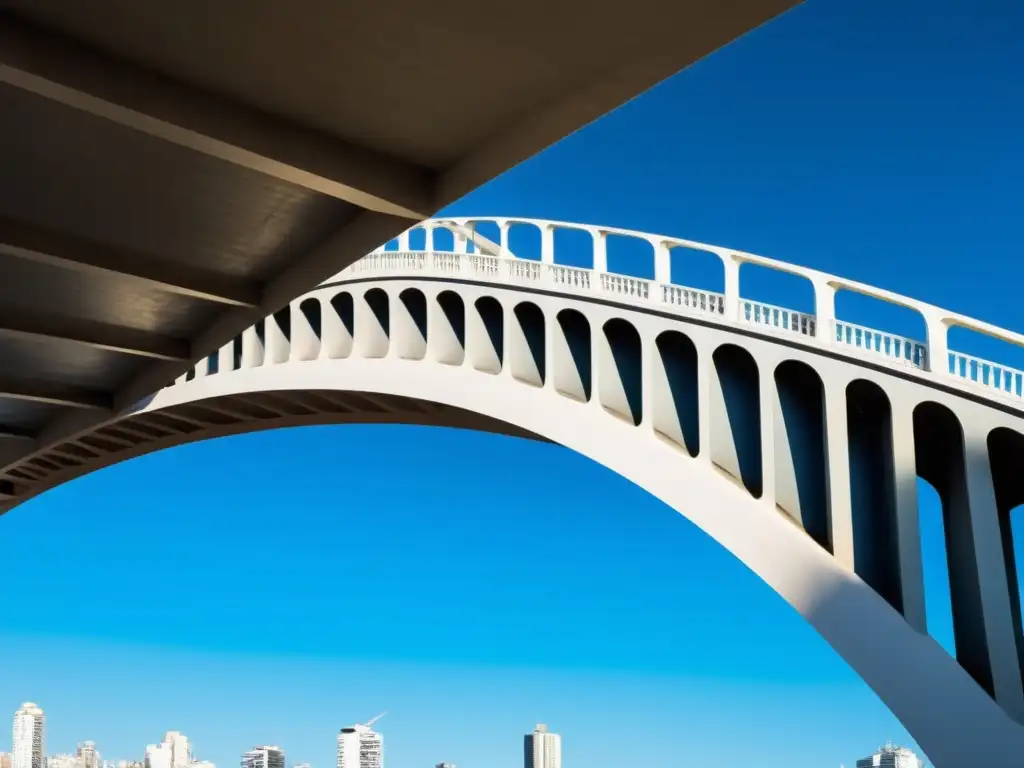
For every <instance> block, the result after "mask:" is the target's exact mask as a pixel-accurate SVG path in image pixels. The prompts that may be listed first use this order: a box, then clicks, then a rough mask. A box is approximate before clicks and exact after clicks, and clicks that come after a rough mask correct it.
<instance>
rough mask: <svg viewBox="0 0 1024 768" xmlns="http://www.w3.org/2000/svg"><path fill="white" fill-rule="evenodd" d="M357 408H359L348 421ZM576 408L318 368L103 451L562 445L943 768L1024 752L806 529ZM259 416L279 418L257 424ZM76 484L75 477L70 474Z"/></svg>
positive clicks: (405, 368) (489, 388) (143, 421)
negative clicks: (629, 494) (820, 643)
mask: <svg viewBox="0 0 1024 768" xmlns="http://www.w3.org/2000/svg"><path fill="white" fill-rule="evenodd" d="M720 349H721V348H720ZM720 349H719V350H716V351H720ZM726 354H734V353H729V352H727V353H726ZM264 398H265V399H264ZM336 398H340V399H336ZM332 402H333V403H334V404H335V406H336V407H335V408H334V409H333V410H331V409H330V406H329V405H328V406H326V409H327V410H328V411H329V412H327V413H325V412H321V413H317V412H316V408H317V406H318V404H329V403H332ZM356 403H359V404H360V406H358V407H357V409H356V410H353V404H356ZM578 407H586V406H585V405H583V404H575V403H573V402H572V400H570V399H568V398H565V397H564V396H562V395H561V394H559V393H557V392H554V391H553V388H548V387H544V386H535V385H534V386H531V385H530V383H529V382H520V381H516V380H515V379H514V378H513V377H512V376H511V375H508V376H487V375H481V373H480V372H478V371H476V370H474V369H473V368H472V367H471V366H468V365H466V366H451V365H443V364H431V363H429V362H426V361H413V360H404V359H401V358H399V357H397V356H393V357H388V358H385V359H379V358H359V357H352V358H350V359H347V360H345V361H344V362H339V361H335V360H331V359H329V358H320V359H318V360H313V361H304V362H300V363H288V364H284V365H265V366H262V367H259V368H245V369H241V370H238V371H235V372H232V373H231V374H229V375H220V376H208V377H205V378H198V379H195V380H193V381H189V382H187V384H185V385H179V386H176V387H172V388H169V389H166V390H163V391H161V392H160V393H158V394H157V395H156V396H155V397H154V399H153V400H152V401H151V402H150V403H148V404H147V405H146V406H145V408H144V409H142V410H140V411H139V412H138V413H136V414H134V415H132V416H128V417H126V418H124V419H122V420H121V421H118V422H114V423H112V424H111V425H110V427H109V428H108V429H109V430H110V433H109V434H108V435H106V436H104V437H100V438H98V439H127V436H129V435H131V434H132V433H133V432H134V433H135V434H138V432H139V430H140V429H146V428H149V427H151V426H152V425H153V424H159V423H161V422H160V421H159V420H156V421H154V419H157V417H159V416H160V415H161V414H165V415H166V417H167V418H168V419H171V420H174V419H182V420H185V421H186V422H187V421H188V420H196V418H197V416H196V414H197V413H199V412H200V411H202V410H203V409H209V410H208V413H211V414H217V413H221V414H232V413H233V414H235V415H236V416H237V415H239V414H243V415H246V418H242V419H241V420H238V421H235V422H234V423H231V422H229V421H225V422H224V423H222V424H220V425H214V426H209V427H207V428H206V429H198V428H197V429H194V430H193V431H192V432H190V433H187V434H179V435H177V436H176V437H171V438H164V439H163V440H155V441H152V442H150V443H148V444H146V445H144V446H140V448H139V449H138V450H128V451H124V452H122V453H121V454H119V456H118V458H116V459H114V461H117V460H120V459H124V458H129V457H130V456H134V455H139V454H141V453H145V452H149V451H150V450H158V449H160V448H163V447H167V446H169V445H173V444H180V443H185V442H191V441H194V440H199V439H205V438H208V437H212V436H217V435H222V434H236V433H239V432H247V431H255V430H258V429H265V428H273V427H280V426H294V425H300V424H306V423H309V424H312V423H330V422H334V423H351V422H378V423H394V422H401V423H419V424H432V425H444V426H456V427H464V428H471V429H481V430H485V431H492V432H499V433H504V434H515V435H519V436H526V437H533V438H536V439H542V440H547V441H551V442H555V443H559V444H561V445H564V446H566V447H567V448H569V449H571V450H574V451H576V452H578V453H580V454H582V455H584V456H587V457H588V458H590V459H592V460H594V461H596V462H598V463H599V464H602V465H603V466H605V467H608V468H609V469H612V470H613V471H615V472H617V473H619V474H620V475H622V476H624V477H626V478H627V479H629V480H631V481H632V482H634V483H636V484H637V485H640V486H641V487H643V488H644V489H646V490H647V491H648V492H650V493H651V494H652V495H653V496H655V497H656V498H658V499H659V500H661V501H663V502H664V503H666V504H668V505H669V506H671V507H673V508H674V509H676V510H677V511H678V512H680V513H681V514H683V515H684V516H685V517H687V518H688V519H689V520H691V521H692V522H693V523H695V524H696V525H697V526H698V527H700V528H701V529H702V530H704V531H705V532H706V533H707V534H709V535H710V536H711V537H712V538H714V539H715V540H716V541H718V542H719V543H720V544H721V545H722V546H724V547H726V549H728V550H729V551H730V552H731V553H732V554H734V555H735V556H736V557H737V558H738V559H739V560H740V561H741V562H743V563H744V564H745V565H746V566H747V567H749V568H750V569H751V570H753V571H754V572H755V573H756V574H758V576H760V577H761V578H762V579H763V580H764V581H765V582H766V583H767V584H768V585H769V586H770V587H772V588H773V589H774V590H775V591H776V592H778V593H779V594H780V595H781V596H782V597H783V598H784V599H785V600H786V601H787V602H788V603H789V604H790V605H791V606H793V608H794V609H796V610H797V611H798V612H799V613H800V614H801V615H802V616H803V617H804V618H805V619H806V620H807V621H808V622H809V623H810V624H811V625H812V626H814V627H815V629H816V630H817V631H818V632H819V633H820V634H821V635H822V636H823V637H824V638H825V639H826V640H827V641H828V642H829V643H830V644H831V645H832V646H833V647H834V648H835V649H836V650H837V652H838V653H839V654H840V655H841V656H842V657H843V658H844V659H845V660H846V661H847V662H848V663H849V664H850V665H851V666H852V667H853V668H854V669H855V670H856V671H857V672H858V673H859V674H860V675H861V676H862V677H863V678H864V679H865V681H866V682H867V683H868V684H869V685H870V686H871V687H872V688H873V689H874V690H875V691H876V692H877V693H878V695H879V696H880V697H881V699H882V700H883V701H884V702H885V703H886V704H887V705H888V706H889V707H890V708H891V709H892V710H893V712H894V713H895V714H896V715H897V717H899V718H900V719H901V720H902V721H903V722H904V724H905V725H906V726H907V728H908V730H910V732H911V733H912V734H914V735H915V738H916V739H917V740H918V742H919V743H920V744H921V745H922V747H923V748H924V749H925V750H926V752H927V753H928V755H929V756H930V758H931V759H932V760H933V761H934V762H935V763H936V764H937V765H939V766H945V765H949V766H960V765H964V766H966V765H970V760H971V759H973V755H974V753H975V748H976V747H975V745H976V744H977V743H978V740H979V739H980V740H983V741H985V740H988V741H990V742H992V743H995V744H1000V745H1007V746H1006V749H1010V748H1012V749H1018V748H1021V747H1024V729H1021V728H1020V726H1019V725H1017V724H1016V723H1014V722H1013V721H1012V720H1010V718H1009V717H1007V716H1006V714H1005V713H1003V712H1002V711H1001V710H1000V709H999V708H998V706H997V705H996V704H995V702H994V701H993V700H992V699H991V698H990V697H989V696H988V695H987V694H986V693H985V691H984V690H982V688H981V687H979V686H976V685H974V683H973V682H972V681H971V680H970V678H968V677H967V676H966V675H965V674H964V673H963V670H961V669H960V667H959V666H958V665H957V664H956V662H955V661H954V660H953V659H952V658H950V657H949V656H948V655H947V654H946V653H945V652H944V651H943V650H942V649H941V648H940V647H939V646H938V645H937V644H936V643H934V642H933V641H932V640H931V639H930V638H928V637H925V636H922V635H921V634H919V633H918V632H916V631H914V630H913V629H912V628H911V627H910V626H909V625H908V624H907V623H906V622H905V621H904V620H903V618H902V617H901V616H900V614H899V613H898V612H897V611H896V610H894V609H893V608H892V606H890V605H889V604H888V603H887V602H886V600H885V599H884V598H883V597H881V596H880V595H878V594H877V593H876V592H875V591H874V590H873V589H872V588H871V587H870V585H868V584H867V583H866V582H865V581H864V580H862V579H861V578H858V577H857V576H856V575H855V574H853V573H850V572H849V571H847V570H846V569H844V568H843V567H842V566H841V565H840V564H839V563H838V562H837V561H836V559H835V558H833V557H832V556H831V555H830V554H829V552H828V551H827V550H826V549H825V548H824V547H821V546H813V545H809V542H808V538H807V536H806V534H805V533H804V532H803V531H802V530H801V529H800V528H799V527H798V526H795V525H793V524H792V522H791V521H789V520H787V519H786V518H784V517H783V516H781V515H772V514H766V511H765V508H764V506H763V504H762V503H761V502H759V501H758V500H757V499H755V498H754V497H753V496H752V494H751V493H749V492H748V491H747V490H746V489H745V488H744V487H742V486H741V485H740V484H739V483H736V482H734V481H733V480H732V479H730V478H729V477H727V476H725V475H724V474H723V473H721V472H715V471H710V467H709V464H708V463H707V462H704V461H700V460H695V459H692V458H691V457H689V456H688V455H687V454H685V453H684V452H681V451H680V450H679V446H677V445H675V444H673V443H670V441H667V440H652V439H650V434H649V433H648V432H647V431H646V430H644V429H640V428H637V426H636V425H634V424H632V423H631V422H629V421H627V420H626V419H623V418H615V417H612V416H611V415H610V414H604V415H601V411H600V410H598V411H589V412H588V415H586V416H583V415H582V414H579V413H577V412H576V408H578ZM259 408H264V409H266V410H268V411H270V412H272V413H274V412H276V413H277V414H279V416H277V417H270V418H266V417H264V418H262V419H259V418H256V417H255V416H253V414H254V413H256V412H257V410H256V409H259ZM602 410H603V409H602ZM206 418H208V417H207V416H204V417H203V419H206ZM179 423H183V422H179ZM114 461H110V462H108V463H114ZM91 468H93V467H90V469H91ZM67 471H68V473H69V474H74V469H73V468H69V469H68V470H67ZM922 698H923V699H924V700H926V701H928V705H927V706H926V707H922V706H921V701H922ZM968 734H970V738H968V736H967V735H968ZM999 754H1002V753H999ZM1006 754H1015V755H1016V754H1020V753H1019V752H1013V753H1011V752H1006ZM1014 759H1016V758H1014ZM994 764H995V765H1006V766H1007V768H1009V766H1011V765H1013V764H1014V763H1013V762H1005V763H994Z"/></svg>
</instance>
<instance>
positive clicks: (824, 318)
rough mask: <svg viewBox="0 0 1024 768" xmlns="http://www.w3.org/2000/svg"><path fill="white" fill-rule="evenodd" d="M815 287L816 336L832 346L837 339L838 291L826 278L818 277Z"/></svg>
mask: <svg viewBox="0 0 1024 768" xmlns="http://www.w3.org/2000/svg"><path fill="white" fill-rule="evenodd" d="M813 285H814V317H815V320H814V323H815V331H814V335H815V337H816V338H817V339H818V340H819V341H820V342H822V343H823V344H830V343H831V342H832V340H833V339H835V323H836V289H835V286H833V285H832V284H831V283H829V282H828V279H827V278H824V277H816V278H815V279H814V281H813Z"/></svg>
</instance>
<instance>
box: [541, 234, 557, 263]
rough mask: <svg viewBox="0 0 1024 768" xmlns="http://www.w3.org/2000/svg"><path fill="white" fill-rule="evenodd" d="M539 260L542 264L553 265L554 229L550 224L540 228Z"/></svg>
mask: <svg viewBox="0 0 1024 768" xmlns="http://www.w3.org/2000/svg"><path fill="white" fill-rule="evenodd" d="M540 260H541V261H542V262H543V263H544V264H554V263H555V228H554V227H553V226H551V225H550V224H542V225H541V227H540Z"/></svg>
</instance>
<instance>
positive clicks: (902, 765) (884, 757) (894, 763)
mask: <svg viewBox="0 0 1024 768" xmlns="http://www.w3.org/2000/svg"><path fill="white" fill-rule="evenodd" d="M857 768H924V760H922V759H921V758H919V757H918V756H917V755H915V754H914V753H913V752H911V751H910V750H909V749H907V748H906V747H897V746H894V745H893V743H892V742H891V741H890V742H888V743H887V744H886V745H885V746H884V747H881V748H880V749H879V750H878V751H877V752H875V754H873V755H871V756H869V757H864V758H861V759H860V760H858V761H857Z"/></svg>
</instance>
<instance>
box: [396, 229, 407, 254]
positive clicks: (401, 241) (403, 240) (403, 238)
mask: <svg viewBox="0 0 1024 768" xmlns="http://www.w3.org/2000/svg"><path fill="white" fill-rule="evenodd" d="M408 250H409V230H405V232H403V233H402V234H400V235H399V236H398V251H399V253H406V252H407V251H408Z"/></svg>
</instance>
